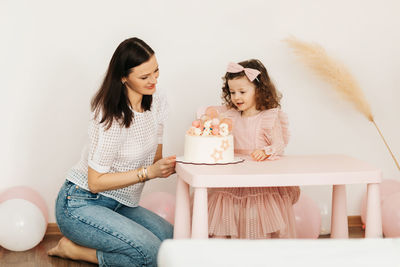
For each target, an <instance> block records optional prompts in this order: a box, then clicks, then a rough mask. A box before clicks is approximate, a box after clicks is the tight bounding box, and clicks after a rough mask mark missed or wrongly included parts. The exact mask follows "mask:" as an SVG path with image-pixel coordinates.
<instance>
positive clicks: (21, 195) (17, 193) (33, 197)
mask: <svg viewBox="0 0 400 267" xmlns="http://www.w3.org/2000/svg"><path fill="white" fill-rule="evenodd" d="M10 199H24V200H27V201H29V202H31V203H32V204H34V205H36V206H37V207H38V208H39V209H40V211H41V212H42V214H43V217H44V219H45V221H46V223H48V222H49V211H48V208H47V204H46V201H45V200H44V199H43V198H42V196H41V195H40V194H39V193H38V192H37V191H35V190H33V189H32V188H30V187H28V186H14V187H11V188H9V189H6V190H5V191H4V192H2V193H1V194H0V203H2V202H4V201H6V200H10Z"/></svg>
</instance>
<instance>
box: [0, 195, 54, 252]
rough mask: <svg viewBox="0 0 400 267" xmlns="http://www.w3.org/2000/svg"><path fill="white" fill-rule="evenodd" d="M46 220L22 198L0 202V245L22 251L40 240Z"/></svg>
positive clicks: (33, 206) (44, 229)
mask: <svg viewBox="0 0 400 267" xmlns="http://www.w3.org/2000/svg"><path fill="white" fill-rule="evenodd" d="M46 228H47V224H46V220H45V218H44V216H43V214H42V212H41V211H40V209H39V208H38V207H37V206H36V205H35V204H32V203H31V202H29V201H27V200H24V199H10V200H7V201H4V202H3V203H1V204H0V245H1V246H2V247H4V248H6V249H8V250H12V251H24V250H28V249H31V248H33V247H35V246H36V245H37V244H39V243H40V241H42V239H43V237H44V234H45V232H46Z"/></svg>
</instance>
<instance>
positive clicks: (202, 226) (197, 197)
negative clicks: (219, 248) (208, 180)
mask: <svg viewBox="0 0 400 267" xmlns="http://www.w3.org/2000/svg"><path fill="white" fill-rule="evenodd" d="M192 238H208V206H207V188H195V189H194V198H193V218H192Z"/></svg>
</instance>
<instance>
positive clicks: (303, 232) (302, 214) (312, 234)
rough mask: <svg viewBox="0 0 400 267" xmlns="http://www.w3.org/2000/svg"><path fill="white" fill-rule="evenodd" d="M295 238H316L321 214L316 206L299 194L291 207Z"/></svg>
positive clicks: (309, 199) (319, 227)
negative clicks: (294, 222) (294, 223)
mask: <svg viewBox="0 0 400 267" xmlns="http://www.w3.org/2000/svg"><path fill="white" fill-rule="evenodd" d="M293 210H294V215H295V219H296V234H297V238H318V236H319V233H320V229H321V213H320V210H319V208H318V205H317V204H316V203H315V202H314V200H312V199H311V198H310V197H308V196H307V195H305V194H303V193H301V194H300V198H299V200H298V201H297V202H296V204H294V205H293Z"/></svg>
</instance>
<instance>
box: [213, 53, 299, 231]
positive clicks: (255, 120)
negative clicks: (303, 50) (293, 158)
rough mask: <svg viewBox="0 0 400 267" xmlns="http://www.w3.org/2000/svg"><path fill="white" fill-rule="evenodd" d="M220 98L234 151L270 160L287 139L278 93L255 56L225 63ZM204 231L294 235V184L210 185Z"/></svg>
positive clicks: (297, 189) (277, 155)
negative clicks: (264, 185)
mask: <svg viewBox="0 0 400 267" xmlns="http://www.w3.org/2000/svg"><path fill="white" fill-rule="evenodd" d="M222 98H223V100H224V104H225V106H226V107H227V108H228V111H226V112H225V114H224V116H226V117H228V118H230V119H232V122H233V136H234V142H235V153H238V154H245V155H249V156H251V158H252V159H253V160H256V161H263V160H276V159H279V155H281V154H282V153H283V150H284V148H285V146H286V145H287V143H288V138H289V134H288V128H287V126H288V122H287V117H286V114H284V113H283V112H282V111H281V110H280V104H279V102H280V95H279V94H278V92H277V90H276V89H275V86H274V85H273V83H272V82H271V80H270V78H269V76H268V73H267V70H266V68H265V67H264V65H263V64H262V63H261V62H260V61H259V60H255V59H252V60H247V61H243V62H240V63H239V64H236V63H230V64H229V65H228V69H227V72H226V74H225V77H224V84H223V88H222ZM210 191H211V192H210V195H209V202H208V211H209V234H210V236H214V237H226V238H247V239H262V238H271V237H285V238H294V237H295V236H296V232H295V218H294V213H293V204H294V203H296V201H297V200H298V198H299V195H300V189H299V187H254V188H253V187H246V188H215V189H213V190H210Z"/></svg>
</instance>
